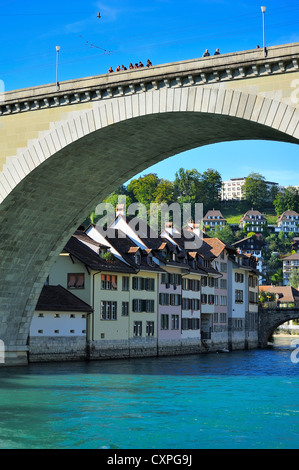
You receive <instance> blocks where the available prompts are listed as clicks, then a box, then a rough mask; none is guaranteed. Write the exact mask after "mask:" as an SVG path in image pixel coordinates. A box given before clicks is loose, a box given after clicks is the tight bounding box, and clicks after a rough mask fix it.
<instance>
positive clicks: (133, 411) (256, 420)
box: [0, 338, 299, 450]
mask: <svg viewBox="0 0 299 470" xmlns="http://www.w3.org/2000/svg"><path fill="white" fill-rule="evenodd" d="M298 344H299V338H298ZM292 352H293V354H294V347H291V346H287V345H286V344H281V345H279V346H276V344H275V347H273V348H272V349H265V350H250V351H234V352H230V353H224V354H207V355H192V356H183V357H164V358H163V357H162V358H146V359H132V360H114V361H103V362H92V363H70V364H31V365H29V366H28V367H24V368H23V367H18V368H2V369H0V448H1V449H149V450H150V449H298V447H299V363H296V361H292V360H291V354H292Z"/></svg>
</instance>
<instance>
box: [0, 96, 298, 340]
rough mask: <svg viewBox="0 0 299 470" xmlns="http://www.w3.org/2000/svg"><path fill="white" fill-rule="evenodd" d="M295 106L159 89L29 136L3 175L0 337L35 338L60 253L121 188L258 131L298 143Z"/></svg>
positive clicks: (256, 136) (267, 137)
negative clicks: (40, 303)
mask: <svg viewBox="0 0 299 470" xmlns="http://www.w3.org/2000/svg"><path fill="white" fill-rule="evenodd" d="M165 93H166V94H165ZM205 93H206V94H207V96H209V100H208V101H207V100H206V99H205V98H204V95H205ZM136 96H137V98H136ZM280 107H281V109H283V110H284V111H283V113H282V114H281V116H280V117H279V118H278V117H277V112H278V110H279V109H280ZM272 108H273V113H272V114H271V113H270V114H269V112H270V111H269V110H271V109H272ZM266 110H267V111H266ZM274 110H275V112H274ZM296 113H297V111H296V109H295V108H292V107H291V106H287V105H285V104H284V103H280V102H274V101H272V100H270V99H268V98H261V99H259V97H254V96H252V95H249V94H247V93H242V92H240V91H233V90H222V89H221V88H219V90H217V92H215V90H213V89H212V88H210V89H209V87H194V88H192V87H189V88H178V89H175V90H169V94H168V92H167V91H165V90H158V91H154V92H146V93H141V94H139V95H138V94H137V95H135V98H134V97H133V96H124V97H122V98H117V99H112V100H107V101H105V100H104V101H103V103H101V104H100V105H99V104H94V106H93V108H92V109H90V110H87V111H78V112H75V113H72V115H70V117H69V118H68V119H66V120H65V121H61V122H58V123H54V124H53V125H52V126H51V130H49V132H47V133H43V135H42V136H41V137H40V138H39V139H37V140H35V141H33V142H29V143H28V148H27V149H25V150H24V151H22V152H21V153H20V154H19V155H18V156H16V157H14V158H11V159H10V161H9V162H8V163H7V165H6V168H5V170H4V171H3V173H2V175H1V179H0V183H1V199H2V200H1V205H0V221H1V224H0V227H1V228H0V230H1V233H0V250H1V271H0V292H1V295H0V310H1V313H2V314H3V322H2V323H1V327H0V338H1V339H2V340H3V341H4V342H5V344H6V345H8V346H9V347H11V348H13V347H20V348H21V347H22V346H24V345H25V344H26V340H27V336H28V332H29V327H30V322H31V318H32V315H33V312H34V309H35V305H36V302H37V300H38V297H39V294H40V292H41V289H42V286H43V283H44V282H45V280H46V277H47V275H48V273H49V271H50V269H51V267H52V265H53V263H54V262H55V258H56V257H57V256H58V254H59V253H60V252H61V251H62V249H63V247H64V245H65V243H66V242H67V240H68V239H69V238H70V236H71V235H72V233H73V232H74V231H75V230H76V228H77V227H78V225H79V224H80V223H81V222H82V220H84V219H85V218H86V216H87V215H88V214H89V213H90V212H91V210H93V209H94V207H95V206H96V205H97V204H98V203H99V202H100V201H101V200H102V199H103V198H104V197H106V196H107V195H108V194H109V193H111V192H112V191H113V189H115V188H116V187H118V186H119V185H120V184H122V183H124V182H126V181H127V180H129V179H130V178H131V177H133V176H134V175H136V174H138V173H140V172H142V171H143V170H145V169H146V168H148V167H150V166H152V165H153V164H155V163H158V162H160V161H162V160H164V159H166V158H168V157H171V156H174V155H176V154H178V153H181V152H185V151H186V150H190V149H193V148H197V147H201V146H204V145H209V144H214V143H220V142H228V141H234V140H259V139H261V140H272V141H281V142H289V143H294V144H296V143H297V144H298V142H299V140H298V136H297V133H296V132H297V131H296V126H297V124H294V122H295V121H296ZM293 121H294V122H293ZM296 123H297V121H296ZM12 253H13V256H12Z"/></svg>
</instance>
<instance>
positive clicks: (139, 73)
mask: <svg viewBox="0 0 299 470" xmlns="http://www.w3.org/2000/svg"><path fill="white" fill-rule="evenodd" d="M296 71H299V43H293V44H287V45H283V46H274V47H270V48H268V49H267V56H266V57H264V55H263V49H254V50H249V51H241V52H234V53H230V54H224V55H220V56H210V57H206V58H200V59H193V60H185V61H182V62H175V63H169V64H161V65H156V66H152V67H149V68H146V67H145V68H142V69H135V70H128V71H121V72H114V73H111V74H104V75H98V76H95V77H86V78H79V79H75V80H68V81H64V82H61V83H60V84H59V88H58V89H57V88H56V84H55V83H54V84H49V85H42V86H36V87H33V88H25V89H21V90H14V91H7V92H5V93H2V94H0V115H3V116H5V115H10V114H17V113H24V112H28V111H36V110H40V109H47V108H54V107H57V106H65V105H70V104H78V103H86V102H93V101H99V100H102V99H109V98H115V97H120V96H123V95H128V94H135V93H141V92H144V91H150V90H155V89H160V88H164V87H171V88H178V87H186V86H192V85H194V84H198V85H207V84H215V83H221V82H227V81H236V80H241V79H244V78H255V77H259V76H269V75H273V74H282V73H287V72H296Z"/></svg>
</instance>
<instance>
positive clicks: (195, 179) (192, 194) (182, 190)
mask: <svg viewBox="0 0 299 470" xmlns="http://www.w3.org/2000/svg"><path fill="white" fill-rule="evenodd" d="M200 178H201V175H200V173H199V172H198V171H197V170H195V169H193V170H184V168H180V169H179V170H178V171H177V172H176V174H175V180H174V182H173V188H174V197H175V199H176V200H177V201H178V202H179V203H180V204H182V203H195V202H201V201H199V200H198V197H199V194H200Z"/></svg>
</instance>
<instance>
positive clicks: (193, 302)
mask: <svg viewBox="0 0 299 470" xmlns="http://www.w3.org/2000/svg"><path fill="white" fill-rule="evenodd" d="M199 308H200V302H199V299H185V298H183V299H182V309H183V310H199Z"/></svg>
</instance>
